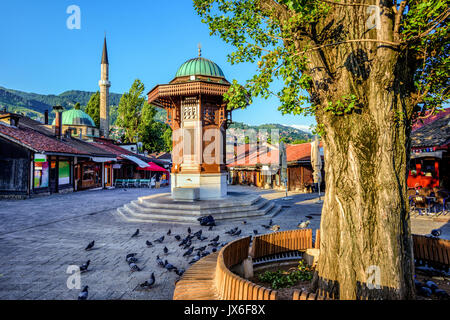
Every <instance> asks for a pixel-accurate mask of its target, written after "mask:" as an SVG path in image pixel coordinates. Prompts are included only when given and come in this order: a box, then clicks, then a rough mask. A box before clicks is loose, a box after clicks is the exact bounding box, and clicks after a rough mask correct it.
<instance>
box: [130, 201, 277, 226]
mask: <svg viewBox="0 0 450 320" xmlns="http://www.w3.org/2000/svg"><path fill="white" fill-rule="evenodd" d="M273 206H274V204H273V203H272V202H268V201H266V202H265V204H264V206H263V207H262V208H260V209H258V210H248V208H246V207H243V208H242V209H241V211H234V212H225V213H217V212H216V213H212V214H211V215H212V216H213V217H214V219H215V220H223V219H233V218H243V217H253V216H261V215H265V214H266V213H267V212H269V211H270V210H271V209H272V208H273ZM122 208H123V209H124V212H125V213H127V214H128V215H129V216H132V217H134V218H140V219H160V220H164V221H186V222H197V221H198V220H197V219H198V217H199V215H197V214H195V215H189V214H186V213H184V214H179V212H170V213H169V212H162V211H161V212H157V211H153V212H151V213H149V212H146V211H142V210H141V208H137V207H134V206H132V205H131V204H126V205H124V206H123V207H122Z"/></svg>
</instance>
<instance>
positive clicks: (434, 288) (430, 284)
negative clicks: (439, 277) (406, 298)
mask: <svg viewBox="0 0 450 320" xmlns="http://www.w3.org/2000/svg"><path fill="white" fill-rule="evenodd" d="M425 285H426V286H427V287H428V288H430V289H431V291H433V292H434V291H435V290H436V289H439V287H438V286H437V284H436V283H434V282H433V281H427V282H425Z"/></svg>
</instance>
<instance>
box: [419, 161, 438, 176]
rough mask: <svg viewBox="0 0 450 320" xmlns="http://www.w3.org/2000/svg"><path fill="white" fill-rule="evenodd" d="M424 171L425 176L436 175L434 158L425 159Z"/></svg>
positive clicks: (423, 163)
mask: <svg viewBox="0 0 450 320" xmlns="http://www.w3.org/2000/svg"><path fill="white" fill-rule="evenodd" d="M422 173H423V175H424V176H425V177H434V176H435V171H434V160H423V162H422Z"/></svg>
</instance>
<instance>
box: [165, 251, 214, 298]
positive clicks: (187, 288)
mask: <svg viewBox="0 0 450 320" xmlns="http://www.w3.org/2000/svg"><path fill="white" fill-rule="evenodd" d="M218 255H219V252H215V253H211V254H209V255H207V256H206V257H204V258H202V259H200V260H199V261H197V262H196V263H195V264H193V265H192V267H190V268H189V269H188V270H186V272H185V273H184V274H183V276H182V277H181V278H180V280H178V282H177V283H176V285H175V290H174V293H173V300H219V299H220V298H219V296H218V295H217V290H216V287H215V281H214V279H215V274H216V265H217V257H218Z"/></svg>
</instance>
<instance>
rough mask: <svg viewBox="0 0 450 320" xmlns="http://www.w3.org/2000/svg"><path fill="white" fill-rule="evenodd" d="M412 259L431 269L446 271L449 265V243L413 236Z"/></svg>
mask: <svg viewBox="0 0 450 320" xmlns="http://www.w3.org/2000/svg"><path fill="white" fill-rule="evenodd" d="M413 245H414V259H416V260H418V261H419V262H422V263H424V262H425V263H427V264H429V265H431V266H432V267H436V268H444V269H448V268H449V265H450V241H449V240H445V239H438V238H431V237H426V236H421V235H416V234H415V235H413Z"/></svg>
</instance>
